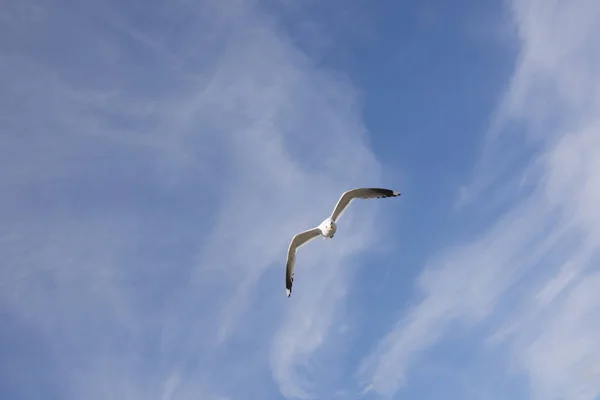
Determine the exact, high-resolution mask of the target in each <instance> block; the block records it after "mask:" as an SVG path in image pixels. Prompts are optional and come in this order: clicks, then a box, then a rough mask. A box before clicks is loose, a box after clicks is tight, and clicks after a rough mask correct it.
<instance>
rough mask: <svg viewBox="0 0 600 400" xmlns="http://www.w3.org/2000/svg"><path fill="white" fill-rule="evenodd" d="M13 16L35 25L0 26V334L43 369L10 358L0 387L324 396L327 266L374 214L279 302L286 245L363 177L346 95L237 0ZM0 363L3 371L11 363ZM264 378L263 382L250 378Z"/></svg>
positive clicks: (341, 279) (153, 394) (366, 170)
mask: <svg viewBox="0 0 600 400" xmlns="http://www.w3.org/2000/svg"><path fill="white" fill-rule="evenodd" d="M225 3H226V4H225ZM28 4H30V5H32V7H33V6H34V8H35V10H36V13H37V14H36V15H38V18H36V19H35V21H34V22H31V21H30V22H26V19H23V24H13V23H12V22H11V23H8V22H6V20H5V18H3V19H2V20H1V22H0V23H1V24H2V31H3V32H7V35H8V36H4V39H2V40H3V42H2V43H3V46H6V47H5V48H6V49H7V51H5V52H2V53H3V55H2V56H1V57H0V70H1V71H2V74H1V77H0V85H2V87H3V88H5V89H3V92H2V95H0V104H2V106H3V114H2V119H1V120H0V124H1V126H0V130H2V131H3V134H2V136H1V137H0V141H1V142H2V145H1V146H0V167H1V168H2V172H1V173H0V184H1V185H2V193H3V196H2V199H1V200H0V207H1V209H0V216H1V219H2V220H3V221H4V223H3V226H2V230H1V231H0V255H1V257H2V259H3V267H2V269H1V279H0V289H1V290H0V304H1V307H2V309H3V312H5V313H6V314H5V315H7V317H6V318H7V321H8V323H7V324H3V328H1V329H2V335H3V336H4V337H7V338H8V339H7V340H8V341H9V342H10V341H14V340H16V339H15V337H16V336H22V337H29V338H30V339H27V340H26V341H25V342H26V344H25V346H30V347H32V346H34V345H35V346H40V347H43V348H44V349H47V351H46V352H45V353H44V354H45V356H44V360H43V361H39V363H37V365H38V366H39V368H44V367H47V368H48V369H49V368H50V366H55V368H53V369H52V370H53V374H54V375H53V378H52V381H51V383H49V384H48V386H47V387H42V386H40V385H41V384H40V381H39V380H35V379H32V380H31V381H29V382H22V381H20V380H11V378H10V376H13V377H14V376H26V373H27V370H28V368H29V367H31V365H30V364H29V363H22V364H18V363H15V364H14V365H13V366H12V367H10V368H11V371H12V372H11V375H10V376H9V375H7V377H6V380H4V379H2V380H3V385H4V384H6V385H4V386H7V387H9V388H10V390H12V392H11V393H16V394H19V393H21V394H22V393H24V391H26V390H27V391H29V393H34V392H36V391H37V393H42V392H44V393H47V394H48V395H49V396H56V397H60V398H82V397H85V398H90V399H95V398H98V399H100V398H133V399H137V398H143V399H151V398H161V399H179V398H191V397H194V398H198V397H201V398H203V399H204V398H206V399H211V398H214V399H224V398H228V397H235V396H236V395H238V396H239V395H241V394H243V395H244V396H246V395H248V394H251V395H252V397H256V398H260V397H264V394H265V393H271V392H272V391H273V390H281V392H282V393H283V394H284V395H285V396H287V397H294V396H296V397H298V396H299V397H302V396H307V395H309V394H311V393H315V392H316V393H329V392H330V391H332V390H334V389H335V388H332V387H329V384H328V382H327V381H326V380H324V379H325V378H324V376H319V375H318V374H316V375H313V374H306V373H305V371H303V370H302V367H303V366H304V365H307V363H311V364H312V365H316V366H317V370H318V366H321V368H324V367H325V366H327V365H331V363H332V362H334V360H333V359H332V356H331V354H333V353H332V352H333V351H334V349H335V348H336V344H335V340H334V339H332V335H335V333H336V332H337V331H336V330H335V329H334V328H335V326H336V322H338V321H339V320H340V319H341V318H343V314H342V310H343V303H344V297H345V289H346V286H347V284H348V282H349V280H350V279H351V278H352V273H353V271H354V270H355V268H356V267H357V265H356V264H354V263H352V262H350V259H349V257H348V256H349V255H351V254H352V253H354V252H356V251H358V250H360V249H361V248H363V247H364V246H366V245H367V244H368V243H369V241H370V240H372V239H370V238H369V233H370V232H371V229H372V227H371V225H369V223H368V221H370V219H369V218H367V217H369V216H372V215H375V214H376V213H377V208H378V207H379V205H376V204H370V205H367V206H365V207H360V208H358V207H357V208H356V209H353V210H350V211H348V212H347V213H346V214H345V216H344V221H343V222H342V224H343V226H344V229H343V231H342V230H341V231H340V233H338V237H337V238H336V239H337V240H336V241H335V242H332V243H333V245H330V246H328V247H327V248H326V247H325V246H323V245H322V242H319V241H317V242H315V243H314V244H313V243H311V247H312V248H311V251H307V252H302V253H300V254H299V256H298V266H297V268H298V270H297V273H296V282H295V291H294V295H293V296H292V297H291V298H290V299H287V298H286V297H285V290H284V269H283V268H284V265H285V255H286V251H287V245H288V243H289V240H290V238H291V237H292V235H293V234H294V233H296V232H297V231H299V230H302V229H306V228H308V227H310V226H311V225H313V224H317V223H319V222H320V221H321V219H323V218H324V217H326V216H327V215H328V213H329V212H330V210H331V208H332V207H333V206H334V204H335V202H336V200H337V198H338V196H339V194H340V193H341V191H343V190H344V189H347V188H349V187H352V186H358V185H377V184H378V183H379V182H380V178H379V164H378V162H377V160H376V159H375V158H374V156H373V155H372V154H371V152H370V150H369V148H368V146H367V145H366V144H365V136H366V134H367V132H366V130H365V127H364V126H363V123H362V120H361V117H360V109H359V104H358V102H357V100H358V96H357V93H356V92H355V90H354V88H353V87H352V85H351V84H350V83H349V82H348V80H347V79H346V78H345V77H344V76H342V75H337V74H336V73H335V72H333V71H327V70H323V69H321V68H319V67H317V66H316V65H315V64H313V62H312V61H311V59H310V58H307V57H306V56H305V55H304V54H303V53H302V52H301V51H299V50H298V49H297V48H296V47H295V46H294V44H293V43H292V41H291V40H290V39H289V38H288V36H287V35H286V33H285V32H284V31H282V30H281V28H280V27H278V26H277V25H276V24H275V23H274V22H273V20H272V19H271V18H270V17H269V15H268V14H267V13H264V12H263V11H261V9H260V7H259V6H258V5H256V4H254V3H253V2H201V3H199V4H195V3H194V4H193V3H191V2H184V1H182V2H175V3H173V5H172V6H170V7H169V8H168V9H163V8H161V7H162V6H161V7H158V8H157V9H156V11H153V10H154V9H153V7H152V6H150V5H148V6H145V8H144V12H143V13H141V11H140V10H133V9H131V10H130V9H129V7H130V6H131V7H133V5H132V4H130V5H124V4H121V3H116V2H115V3H111V2H106V3H103V4H93V3H89V4H86V5H85V6H83V5H82V6H80V7H81V8H77V7H73V8H71V9H69V10H66V9H63V8H60V7H51V6H50V5H45V3H44V4H43V3H41V2H37V3H35V2H29V3H28ZM84 7H87V8H84ZM13 17H15V15H12V16H11V18H13ZM150 21H151V22H152V23H150ZM33 23H35V24H36V25H35V26H33V25H32V24H33ZM159 27H160V29H159ZM75 28H77V29H75ZM75 32H76V33H75ZM74 36H77V40H75V38H74ZM358 224H361V225H362V226H363V227H362V229H360V230H356V231H354V230H352V229H351V227H352V226H357V225H358ZM323 263H324V264H323ZM240 342H243V343H244V345H245V346H246V348H248V349H249V350H248V351H247V352H236V350H235V348H236V347H235V346H237V345H239V343H240ZM324 343H328V344H329V346H327V348H323V346H324ZM256 349H260V350H261V351H260V352H259V351H257V350H256ZM22 351H24V350H22ZM3 354H4V355H5V357H4V356H3V357H2V358H3V359H4V360H6V361H3V362H2V364H3V368H5V367H6V368H9V367H8V366H7V365H8V364H7V365H4V364H5V363H10V362H11V360H13V361H14V360H16V359H17V358H18V357H19V354H18V353H15V354H12V353H11V354H12V355H10V354H8V353H3ZM20 355H22V353H20ZM256 366H260V367H261V368H255V367H256ZM269 371H271V372H269ZM269 374H271V375H272V378H273V379H274V381H275V384H276V385H275V387H272V386H271V385H269V384H268V383H267V384H264V385H258V384H256V383H254V382H257V381H266V382H270V380H269V379H268V378H269ZM265 376H266V377H267V378H266V379H265ZM239 387H244V389H243V390H240V389H238V388H239ZM219 396H221V397H219Z"/></svg>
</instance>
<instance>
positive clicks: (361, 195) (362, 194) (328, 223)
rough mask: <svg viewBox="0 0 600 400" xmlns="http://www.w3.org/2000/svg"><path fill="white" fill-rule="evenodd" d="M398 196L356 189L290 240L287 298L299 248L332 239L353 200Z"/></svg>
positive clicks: (367, 189) (385, 191) (383, 191)
mask: <svg viewBox="0 0 600 400" xmlns="http://www.w3.org/2000/svg"><path fill="white" fill-rule="evenodd" d="M397 196H400V193H399V192H396V191H393V190H390V189H381V188H357V189H352V190H348V191H346V192H344V193H343V194H342V195H341V196H340V199H339V200H338V202H337V204H336V205H335V208H334V209H333V213H331V215H330V216H329V218H327V219H325V220H324V221H323V222H321V224H319V226H317V227H315V228H312V229H309V230H307V231H304V232H300V233H298V234H297V235H296V236H294V238H293V239H292V241H291V243H290V247H289V249H288V255H287V264H286V270H285V291H286V294H287V297H290V295H291V294H292V283H293V282H294V265H295V264H296V251H297V250H298V248H299V247H300V246H303V245H305V244H306V243H308V242H309V241H311V240H312V239H314V238H316V237H317V236H319V235H321V236H323V238H324V239H333V236H334V235H335V233H336V232H337V221H338V220H339V218H340V217H341V216H342V214H343V213H344V211H345V210H346V208H348V206H349V205H350V202H351V201H352V200H354V199H380V198H385V197H397Z"/></svg>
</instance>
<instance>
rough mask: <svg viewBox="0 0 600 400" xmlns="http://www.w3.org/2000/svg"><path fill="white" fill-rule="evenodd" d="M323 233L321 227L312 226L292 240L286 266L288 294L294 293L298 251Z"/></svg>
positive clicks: (286, 288)
mask: <svg viewBox="0 0 600 400" xmlns="http://www.w3.org/2000/svg"><path fill="white" fill-rule="evenodd" d="M320 234H321V231H320V230H319V228H312V229H309V230H307V231H304V232H300V233H299V234H297V235H296V236H294V238H293V239H292V241H291V242H290V247H289V249H288V256H287V263H286V268H285V290H286V293H287V296H288V297H290V295H291V294H292V283H293V282H294V266H295V264H296V251H297V250H298V248H300V247H301V246H302V245H304V244H306V243H308V242H309V241H310V240H312V239H314V238H316V237H317V236H319V235H320Z"/></svg>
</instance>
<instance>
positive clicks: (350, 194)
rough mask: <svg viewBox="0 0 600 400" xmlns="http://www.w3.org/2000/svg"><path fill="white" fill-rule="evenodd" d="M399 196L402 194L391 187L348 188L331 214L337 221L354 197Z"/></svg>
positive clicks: (378, 197) (377, 197)
mask: <svg viewBox="0 0 600 400" xmlns="http://www.w3.org/2000/svg"><path fill="white" fill-rule="evenodd" d="M397 196H400V193H399V192H396V191H393V190H390V189H381V188H358V189H352V190H348V191H347V192H345V193H343V194H342V195H341V196H340V199H339V200H338V202H337V204H336V205H335V208H334V209H333V213H332V214H331V219H332V220H334V221H336V222H337V220H338V219H339V218H340V217H341V216H342V214H343V213H344V210H346V208H347V207H348V205H349V204H350V202H351V201H352V200H354V199H380V198H384V197H397Z"/></svg>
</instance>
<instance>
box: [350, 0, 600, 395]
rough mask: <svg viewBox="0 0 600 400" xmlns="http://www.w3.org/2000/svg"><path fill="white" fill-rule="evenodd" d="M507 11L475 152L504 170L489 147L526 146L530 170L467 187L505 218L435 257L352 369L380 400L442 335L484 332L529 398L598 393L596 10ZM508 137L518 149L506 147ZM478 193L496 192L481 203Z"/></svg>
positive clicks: (502, 152)
mask: <svg viewBox="0 0 600 400" xmlns="http://www.w3.org/2000/svg"><path fill="white" fill-rule="evenodd" d="M511 7H512V12H513V15H514V18H515V21H516V27H517V30H518V38H519V41H520V47H521V51H520V54H519V57H518V62H517V66H516V70H515V73H514V75H513V77H512V79H511V83H510V86H509V88H508V90H507V93H506V96H505V97H504V99H503V102H501V106H500V111H499V112H498V114H497V115H498V116H499V117H498V119H497V120H495V121H494V124H495V125H494V129H498V130H497V131H495V132H494V135H496V136H494V135H491V136H490V137H489V140H490V142H489V144H488V150H486V151H487V152H488V153H487V154H488V156H490V154H493V153H494V152H495V154H493V155H494V158H493V159H494V160H498V159H502V158H503V157H506V158H508V159H511V160H515V159H514V158H511V157H512V155H513V154H514V153H513V150H512V149H508V150H507V148H506V147H502V146H501V145H500V144H502V145H504V144H506V143H507V140H512V142H511V143H512V144H513V145H515V143H517V142H518V143H523V144H522V146H525V144H527V145H528V146H532V147H533V148H534V150H535V152H534V154H533V155H532V154H531V153H532V152H531V148H532V147H530V148H529V150H526V151H528V152H529V154H530V157H533V159H534V162H533V163H532V164H530V167H528V168H527V169H526V170H523V169H522V168H521V164H516V165H512V166H511V169H508V170H506V169H504V173H505V174H506V173H507V172H508V175H504V176H501V175H498V170H491V171H487V170H486V171H483V170H482V171H479V173H477V174H476V177H477V179H476V182H475V184H474V186H472V188H475V189H476V191H477V192H479V193H480V195H479V196H478V197H473V198H472V199H471V200H473V201H475V200H476V201H477V202H487V201H492V200H494V199H493V198H491V197H490V196H492V195H493V194H495V193H498V191H504V192H506V191H507V190H509V191H510V192H511V195H510V196H509V198H510V199H511V204H507V206H508V207H509V211H507V212H506V213H505V214H503V215H501V216H500V217H499V218H498V219H497V221H496V222H494V224H493V225H491V226H489V227H488V228H487V229H485V231H484V233H483V234H482V237H481V238H478V239H474V240H472V241H471V242H468V243H465V244H463V245H461V246H456V247H453V248H450V249H448V250H446V251H443V252H442V253H441V255H438V256H437V257H436V258H435V259H434V260H432V261H431V263H430V265H429V266H428V267H427V268H426V270H425V271H424V272H423V273H422V275H421V277H420V278H419V282H418V283H419V285H418V288H419V290H420V296H419V297H420V300H419V302H418V304H417V305H416V306H415V307H413V308H412V309H411V310H410V311H408V314H407V315H405V316H402V317H401V318H400V320H399V321H398V324H397V326H396V327H395V328H394V329H393V330H392V331H391V332H389V333H388V334H387V335H386V336H385V337H384V338H383V339H382V340H381V342H380V343H379V344H378V345H377V346H376V347H375V348H374V350H373V351H372V352H371V353H370V354H369V355H368V356H367V357H366V358H365V360H364V362H363V364H362V367H361V369H360V370H359V376H360V378H361V379H362V380H363V382H364V384H365V385H366V387H367V388H369V389H371V390H373V391H375V392H378V393H380V394H382V395H386V396H393V395H394V394H395V393H397V391H398V390H400V387H401V386H402V384H403V383H404V382H405V378H406V371H407V369H408V368H411V367H414V368H418V365H419V363H418V362H419V359H420V357H421V356H422V355H423V351H424V350H426V349H428V348H430V347H432V346H433V345H434V344H436V343H438V342H439V341H441V340H442V339H443V338H444V336H445V334H446V333H447V331H448V330H449V329H451V327H453V326H456V324H457V323H459V324H472V323H484V322H485V325H483V326H484V327H486V328H489V329H492V332H491V335H492V336H490V337H491V338H493V339H494V340H492V341H491V342H488V343H495V344H496V345H498V343H499V342H497V341H496V340H501V343H503V345H506V346H508V347H509V349H511V354H512V357H511V360H512V362H513V363H514V366H515V368H516V369H517V370H519V371H521V372H523V373H524V374H525V376H526V377H527V378H528V382H529V387H530V389H531V396H532V398H539V399H546V398H550V397H553V398H570V399H593V398H595V397H596V396H597V395H598V394H599V393H600V385H599V384H598V383H597V382H599V381H600V380H599V379H598V376H597V374H598V372H597V369H594V368H597V365H598V363H599V362H600V354H598V351H597V347H598V346H596V345H594V343H593V339H592V338H595V337H598V335H599V334H600V325H599V324H598V323H597V322H596V321H598V316H597V312H598V309H599V308H598V307H599V306H600V298H599V297H598V296H597V295H596V294H595V293H596V292H597V291H594V290H592V289H591V288H592V287H594V286H596V285H597V279H598V278H597V274H598V261H600V259H599V258H598V255H599V254H598V250H599V249H600V236H599V235H598V226H599V225H598V218H600V213H599V212H598V207H595V206H594V204H598V201H599V200H600V198H599V193H600V191H599V190H600V189H599V188H600V181H599V178H598V177H599V176H600V164H598V161H597V160H598V159H599V157H600V141H599V138H600V134H599V132H600V124H599V120H598V115H600V102H599V101H598V97H597V94H598V93H599V89H600V86H599V83H598V82H600V73H599V72H598V71H600V68H599V67H600V63H599V61H600V51H599V50H598V48H597V46H596V45H595V43H598V41H599V40H600V28H599V27H598V25H597V23H595V22H594V21H597V20H598V18H599V17H600V6H599V5H598V4H597V3H595V2H592V1H583V0H582V1H573V2H568V3H565V2H547V1H536V0H530V1H519V2H514V3H511ZM516 134H518V135H521V137H520V138H518V139H519V140H518V141H515V140H513V139H507V137H510V136H511V135H512V137H513V138H514V137H515V136H514V135H516ZM499 143H500V144H499ZM524 148H525V149H526V147H524ZM490 149H491V150H490ZM521 154H523V153H521ZM481 165H483V164H481ZM490 173H491V174H493V175H488V174H490ZM524 173H526V175H525V174H524ZM506 176H508V177H509V178H510V179H509V180H508V181H506V180H504V179H505V178H506ZM524 176H526V181H523V177H524ZM499 178H503V179H502V180H499ZM482 182H487V183H486V185H487V184H489V183H490V182H492V184H493V186H495V189H496V190H492V191H490V192H487V193H485V195H484V194H482V192H480V191H479V189H481V183H482ZM507 182H508V183H507ZM523 182H527V183H528V184H527V185H526V187H524V186H522V184H523ZM520 185H521V186H520ZM519 189H520V190H519ZM490 193H491V194H490ZM504 201H505V202H506V198H504ZM476 205H477V203H472V205H471V206H472V207H475V206H476ZM594 371H595V372H594ZM595 374H596V375H595Z"/></svg>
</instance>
